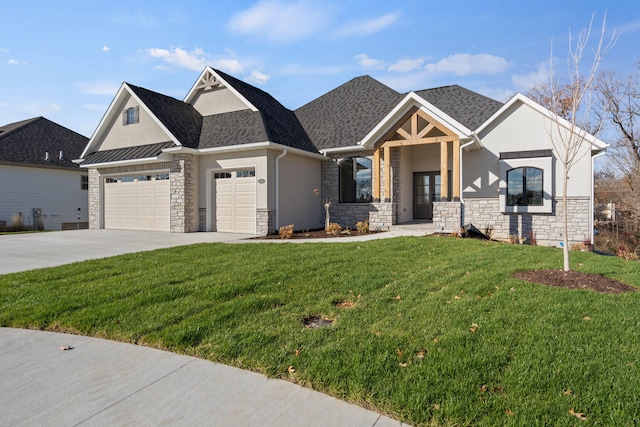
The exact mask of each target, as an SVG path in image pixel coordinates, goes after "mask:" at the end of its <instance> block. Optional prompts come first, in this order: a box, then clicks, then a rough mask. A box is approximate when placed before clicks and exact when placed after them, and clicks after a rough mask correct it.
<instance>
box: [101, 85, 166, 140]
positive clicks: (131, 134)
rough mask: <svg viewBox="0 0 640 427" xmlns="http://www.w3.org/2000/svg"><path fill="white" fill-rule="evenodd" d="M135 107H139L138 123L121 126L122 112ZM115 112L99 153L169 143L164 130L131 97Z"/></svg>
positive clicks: (116, 108) (117, 107)
mask: <svg viewBox="0 0 640 427" xmlns="http://www.w3.org/2000/svg"><path fill="white" fill-rule="evenodd" d="M136 106H139V107H140V108H139V110H138V114H139V119H140V120H139V122H138V123H133V124H129V125H126V126H125V125H123V123H122V112H123V111H124V110H126V109H127V108H130V107H136ZM115 111H116V112H118V113H119V114H115V115H114V119H113V121H112V123H110V124H108V126H107V130H106V132H105V136H104V139H103V141H102V143H101V144H100V148H99V150H100V151H104V150H113V149H116V148H125V147H136V146H140V145H147V144H156V143H159V142H166V141H170V137H169V135H167V133H166V132H165V131H164V129H162V127H160V125H158V123H157V122H156V121H155V119H154V118H153V117H151V116H150V115H149V113H147V111H146V109H145V108H144V107H143V106H141V105H139V104H138V102H137V101H136V100H135V99H134V98H133V97H131V96H128V97H127V98H126V100H125V101H124V102H123V103H122V104H121V105H120V106H116V107H115Z"/></svg>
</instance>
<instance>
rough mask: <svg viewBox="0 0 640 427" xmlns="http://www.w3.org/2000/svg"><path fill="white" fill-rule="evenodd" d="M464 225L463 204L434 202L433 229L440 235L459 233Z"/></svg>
mask: <svg viewBox="0 0 640 427" xmlns="http://www.w3.org/2000/svg"><path fill="white" fill-rule="evenodd" d="M461 224H462V203H461V202H446V201H440V202H433V228H434V230H435V231H437V232H440V233H457V232H459V231H460V226H461Z"/></svg>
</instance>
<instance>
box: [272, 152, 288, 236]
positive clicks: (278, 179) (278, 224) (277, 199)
mask: <svg viewBox="0 0 640 427" xmlns="http://www.w3.org/2000/svg"><path fill="white" fill-rule="evenodd" d="M286 155H287V149H286V148H285V149H284V150H282V153H281V154H280V155H279V156H278V157H276V167H275V174H276V231H278V229H279V228H280V159H282V158H283V157H284V156H286Z"/></svg>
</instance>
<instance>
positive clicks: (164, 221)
mask: <svg viewBox="0 0 640 427" xmlns="http://www.w3.org/2000/svg"><path fill="white" fill-rule="evenodd" d="M169 201H170V197H169V174H168V173H154V174H144V175H137V174H136V175H122V176H117V177H109V178H106V179H105V183H104V228H113V229H122V230H151V231H169Z"/></svg>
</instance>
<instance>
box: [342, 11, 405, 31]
mask: <svg viewBox="0 0 640 427" xmlns="http://www.w3.org/2000/svg"><path fill="white" fill-rule="evenodd" d="M398 19H400V14H398V13H387V14H386V15H383V16H381V17H379V18H375V19H370V20H367V21H354V22H350V23H347V24H345V25H343V26H342V27H340V28H338V30H336V32H335V35H336V36H338V37H345V36H368V35H371V34H374V33H377V32H379V31H382V30H384V29H385V28H388V27H390V26H392V25H393V24H395V23H396V22H397V21H398Z"/></svg>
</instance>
